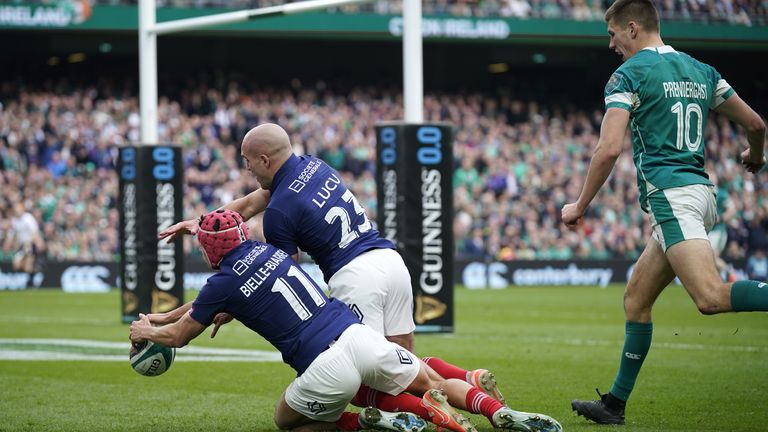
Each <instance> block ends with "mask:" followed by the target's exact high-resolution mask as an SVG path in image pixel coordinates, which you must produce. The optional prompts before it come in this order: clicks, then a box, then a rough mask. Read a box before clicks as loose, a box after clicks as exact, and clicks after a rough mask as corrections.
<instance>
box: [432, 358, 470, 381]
mask: <svg viewBox="0 0 768 432" xmlns="http://www.w3.org/2000/svg"><path fill="white" fill-rule="evenodd" d="M421 360H422V361H423V362H424V363H426V364H428V365H429V367H431V368H432V369H434V370H435V372H437V373H439V374H440V376H441V377H443V378H445V379H448V378H456V379H460V380H462V381H466V380H467V371H466V370H464V369H462V368H460V367H458V366H454V365H452V364H450V363H448V362H446V361H445V360H443V359H441V358H437V357H424V358H423V359H421Z"/></svg>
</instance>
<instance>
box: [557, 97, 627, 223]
mask: <svg viewBox="0 0 768 432" xmlns="http://www.w3.org/2000/svg"><path fill="white" fill-rule="evenodd" d="M627 125H629V111H627V110H624V109H621V108H608V110H607V111H606V112H605V116H603V123H602V126H600V138H599V139H598V141H597V146H596V147H595V152H594V153H593V154H592V160H591V161H590V163H589V169H588V170H587V179H586V180H585V181H584V186H583V187H582V189H581V194H580V195H579V199H578V200H577V201H576V202H575V203H569V204H566V205H565V206H563V209H562V210H561V211H560V218H561V219H562V221H563V223H564V224H565V225H566V226H567V227H568V228H571V229H574V228H576V227H577V226H578V225H579V224H580V223H581V218H582V216H584V212H585V211H586V210H587V207H589V204H590V203H591V202H592V200H593V199H594V198H595V195H597V193H598V192H599V191H600V188H601V187H603V184H604V183H605V181H606V180H607V179H608V176H609V175H610V174H611V171H613V166H614V165H615V164H616V159H618V158H619V155H621V150H622V148H623V147H624V137H625V135H626V133H627Z"/></svg>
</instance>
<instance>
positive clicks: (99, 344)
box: [0, 339, 283, 362]
mask: <svg viewBox="0 0 768 432" xmlns="http://www.w3.org/2000/svg"><path fill="white" fill-rule="evenodd" d="M130 345H131V344H130V342H108V341H95V340H84V339H0V360H36V361H37V360H43V361H44V360H88V361H127V360H128V351H129V350H130ZM57 347H59V349H57ZM61 348H65V349H61ZM72 348H81V349H88V350H98V349H102V350H108V351H114V350H124V351H125V354H122V355H121V354H113V353H99V352H94V353H85V352H72ZM176 360H178V361H190V362H201V361H206V362H282V361H283V359H282V356H281V354H280V353H279V352H277V351H262V350H247V349H235V348H207V347H194V346H186V347H184V348H180V349H177V350H176Z"/></svg>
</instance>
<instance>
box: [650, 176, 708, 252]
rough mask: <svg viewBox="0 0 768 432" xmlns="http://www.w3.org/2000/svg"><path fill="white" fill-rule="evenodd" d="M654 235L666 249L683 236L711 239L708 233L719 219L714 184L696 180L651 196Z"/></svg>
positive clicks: (686, 238) (689, 238) (681, 239)
mask: <svg viewBox="0 0 768 432" xmlns="http://www.w3.org/2000/svg"><path fill="white" fill-rule="evenodd" d="M648 203H649V204H650V207H651V211H650V222H651V227H652V228H653V238H654V239H656V241H658V242H659V244H660V245H661V247H662V249H663V250H664V252H666V251H667V249H669V247H670V246H672V245H674V244H676V243H679V242H681V241H684V240H692V239H703V240H707V241H709V237H708V236H707V233H708V232H709V231H710V230H711V229H712V227H713V226H715V223H716V222H717V202H716V199H715V192H714V188H713V187H712V186H709V185H704V184H694V185H688V186H681V187H676V188H670V189H664V190H660V191H658V192H656V193H653V194H651V195H650V196H648Z"/></svg>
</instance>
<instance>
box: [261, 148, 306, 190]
mask: <svg viewBox="0 0 768 432" xmlns="http://www.w3.org/2000/svg"><path fill="white" fill-rule="evenodd" d="M299 161H300V160H299V158H298V156H296V155H295V154H292V155H291V156H290V157H289V158H288V160H286V161H285V163H283V166H281V167H280V169H279V170H277V172H276V173H275V177H274V178H273V179H272V187H270V188H269V192H270V193H271V194H274V193H275V191H276V190H277V187H278V185H280V182H281V181H282V180H283V179H284V178H285V177H287V176H288V175H289V174H290V173H292V172H293V169H294V168H295V167H296V165H298V164H299Z"/></svg>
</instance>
